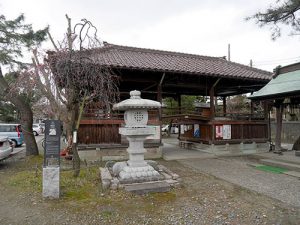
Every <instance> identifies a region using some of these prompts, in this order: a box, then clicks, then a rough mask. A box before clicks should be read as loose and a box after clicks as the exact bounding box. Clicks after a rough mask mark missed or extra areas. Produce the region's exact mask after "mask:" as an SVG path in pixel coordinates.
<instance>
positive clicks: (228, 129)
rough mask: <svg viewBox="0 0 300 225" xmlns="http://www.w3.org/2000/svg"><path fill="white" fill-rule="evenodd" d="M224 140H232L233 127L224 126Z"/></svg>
mask: <svg viewBox="0 0 300 225" xmlns="http://www.w3.org/2000/svg"><path fill="white" fill-rule="evenodd" d="M223 139H231V125H223Z"/></svg>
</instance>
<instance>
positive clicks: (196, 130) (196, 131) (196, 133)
mask: <svg viewBox="0 0 300 225" xmlns="http://www.w3.org/2000/svg"><path fill="white" fill-rule="evenodd" d="M194 137H198V138H199V137H200V126H199V124H194Z"/></svg>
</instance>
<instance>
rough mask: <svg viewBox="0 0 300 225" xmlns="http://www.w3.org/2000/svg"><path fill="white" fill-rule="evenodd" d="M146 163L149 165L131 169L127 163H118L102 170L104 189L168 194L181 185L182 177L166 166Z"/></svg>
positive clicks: (152, 162)
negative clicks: (167, 192) (171, 189)
mask: <svg viewBox="0 0 300 225" xmlns="http://www.w3.org/2000/svg"><path fill="white" fill-rule="evenodd" d="M145 162H147V165H146V166H144V167H130V166H129V165H128V163H127V162H116V163H111V164H109V163H108V164H107V167H105V168H100V174H101V181H102V187H103V189H113V190H116V189H125V190H126V191H129V192H132V193H136V194H145V193H149V192H166V191H169V190H170V188H171V187H177V186H179V185H180V180H181V179H180V177H179V176H178V175H177V174H175V173H173V172H172V171H171V170H169V169H168V168H166V167H165V166H162V165H159V164H157V163H156V162H155V161H151V160H147V161H145Z"/></svg>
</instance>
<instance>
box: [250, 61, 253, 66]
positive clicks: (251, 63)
mask: <svg viewBox="0 0 300 225" xmlns="http://www.w3.org/2000/svg"><path fill="white" fill-rule="evenodd" d="M252 65H253V62H252V59H250V67H252Z"/></svg>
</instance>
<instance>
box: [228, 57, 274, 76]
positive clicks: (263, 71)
mask: <svg viewBox="0 0 300 225" xmlns="http://www.w3.org/2000/svg"><path fill="white" fill-rule="evenodd" d="M226 61H227V60H226ZM227 62H230V63H232V64H236V65H237V66H240V67H243V68H247V69H251V70H254V71H257V72H261V73H265V74H269V75H270V76H273V75H274V73H272V72H269V71H266V70H262V69H258V68H255V67H251V66H247V65H244V64H241V63H237V62H233V61H227Z"/></svg>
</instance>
